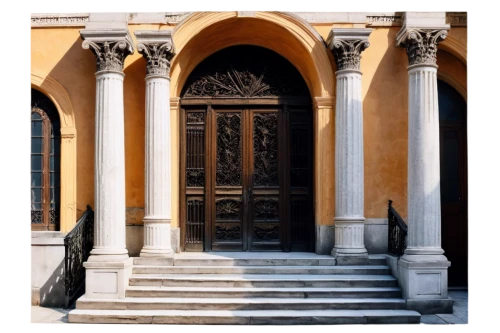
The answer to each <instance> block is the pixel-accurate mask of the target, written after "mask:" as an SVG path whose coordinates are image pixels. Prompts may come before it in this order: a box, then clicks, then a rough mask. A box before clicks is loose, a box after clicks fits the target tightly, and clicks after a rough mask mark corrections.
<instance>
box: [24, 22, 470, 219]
mask: <svg viewBox="0 0 500 333" xmlns="http://www.w3.org/2000/svg"><path fill="white" fill-rule="evenodd" d="M311 25H312V26H313V27H314V29H316V31H317V32H318V33H319V34H320V35H321V36H322V37H323V38H324V39H325V40H326V38H327V36H328V33H329V32H330V30H331V28H332V27H333V25H332V24H311ZM351 26H352V24H336V25H335V27H351ZM81 29H82V27H51V28H32V29H31V69H32V71H37V72H42V73H45V74H46V75H49V76H50V77H52V78H53V79H55V80H57V81H58V82H59V83H60V84H61V85H62V86H63V87H64V88H65V89H66V91H67V92H68V94H69V97H70V99H71V102H72V105H73V109H74V112H75V122H76V129H77V135H78V141H77V191H78V192H77V218H78V217H80V216H81V214H82V213H83V212H84V211H85V208H86V205H87V204H90V205H91V206H93V203H94V188H93V187H94V133H95V128H94V126H95V125H94V121H95V76H94V73H95V58H94V56H93V55H92V53H91V52H90V51H88V50H84V49H83V48H82V40H81V39H80V35H79V31H80V30H81ZM158 29H172V26H168V25H155V24H142V25H138V24H130V25H129V30H130V33H131V36H132V38H133V39H134V42H135V36H134V34H133V32H134V31H136V30H158ZM273 29H274V30H273ZM282 30H283V28H280V27H277V26H272V25H271V24H269V23H267V24H264V23H262V22H261V21H259V20H255V19H247V20H236V21H234V22H232V21H231V22H226V23H224V24H219V25H213V26H211V27H208V28H207V29H206V30H205V31H203V33H202V34H200V36H196V38H193V39H192V40H191V41H190V42H189V43H188V44H186V45H185V47H186V49H185V50H184V52H187V51H188V50H189V51H190V52H193V53H192V55H191V56H189V57H188V58H190V59H187V58H185V59H184V60H183V63H182V64H181V66H177V67H176V69H175V70H174V71H173V72H172V82H171V87H172V88H171V96H173V97H175V96H178V92H179V91H180V89H182V83H183V80H185V78H186V77H187V75H189V72H190V70H189V69H192V68H194V66H195V65H196V64H197V63H199V61H201V60H203V59H202V58H201V57H200V54H201V55H203V56H204V55H209V54H210V53H213V52H215V51H217V50H218V49H220V48H222V47H225V46H228V45H229V44H236V43H250V44H259V45H267V46H268V47H269V48H271V49H274V50H275V51H278V52H280V53H281V54H282V55H283V56H285V57H286V58H287V59H288V60H290V61H291V62H292V63H295V64H300V67H299V68H298V69H299V70H300V72H301V73H307V72H311V71H312V68H313V67H314V66H315V64H312V63H307V62H304V61H302V62H301V60H300V59H301V57H302V58H303V55H304V52H305V50H304V49H299V48H294V47H293V45H295V44H296V43H297V42H296V41H293V40H291V39H290V38H292V37H291V35H290V34H282V33H283V31H282ZM399 30H400V27H398V26H395V27H375V28H373V32H372V33H371V35H370V37H369V41H370V47H369V48H368V49H366V50H365V51H364V52H363V54H362V59H361V72H362V73H363V78H362V98H363V109H364V119H363V121H364V168H365V175H364V179H365V217H366V218H386V215H387V200H388V199H392V200H393V201H394V206H395V207H396V209H397V210H398V211H399V213H400V214H401V216H407V159H408V157H407V150H408V111H407V110H408V78H407V76H408V74H407V69H406V68H407V66H408V60H407V55H406V52H405V50H404V49H401V48H397V47H396V41H395V36H396V34H397V32H398V31H399ZM280 34H282V36H283V38H282V39H277V38H276V37H277V36H279V35H280ZM210 35H212V36H217V38H212V39H211V40H209V41H206V40H204V36H210ZM265 36H267V37H265ZM269 36H271V37H272V36H274V38H270V37H269ZM450 37H452V38H454V39H455V40H457V41H458V42H459V43H460V44H462V45H464V46H465V47H466V45H467V44H466V43H467V30H466V28H458V27H457V28H454V27H452V28H451V29H450ZM257 39H259V40H257ZM289 39H290V40H289ZM174 41H175V36H174ZM294 43H295V44H294ZM195 51H196V53H194V52H195ZM437 59H438V65H439V70H438V78H440V79H443V80H445V81H447V83H449V84H451V85H452V86H454V87H455V89H457V90H458V91H459V92H460V91H462V93H464V92H466V89H467V75H466V66H465V64H464V63H462V62H461V61H460V60H459V58H458V57H457V56H456V55H454V54H453V52H452V51H450V50H448V49H447V50H446V51H445V50H440V51H439V53H438V57H437ZM329 60H330V65H331V66H332V67H331V68H332V70H333V72H335V70H336V68H335V63H334V61H333V57H332V56H331V54H330V55H329ZM175 61H176V59H175V58H174V60H173V64H174V63H175ZM124 73H125V81H124V96H125V103H124V106H125V109H124V112H125V178H126V206H127V224H142V215H143V214H144V213H143V212H141V209H142V208H143V207H144V145H145V143H144V134H145V131H144V126H145V125H144V123H145V105H144V104H145V81H144V78H145V75H146V63H145V60H144V59H143V57H142V56H141V55H140V54H139V53H138V52H137V51H135V53H134V54H132V55H130V56H129V57H127V58H126V61H125V68H124ZM305 79H306V81H308V80H309V78H305ZM308 84H309V86H310V89H319V87H317V86H316V87H314V86H315V84H317V83H316V82H310V81H309V82H308ZM334 84H335V83H334V82H332V85H334ZM460 89H461V90H460ZM333 91H334V90H333ZM313 96H314V95H313ZM464 97H465V98H466V96H464ZM333 112H334V111H333ZM329 119H330V120H332V121H333V120H334V119H335V117H334V114H331V115H330V116H329ZM171 123H172V124H173V125H172V137H171V138H172V145H173V150H172V172H173V179H172V191H173V193H178V190H179V188H178V161H179V159H178V135H179V133H178V125H177V124H178V114H177V111H176V110H173V111H172V114H171ZM330 128H331V129H330V130H329V131H330V132H329V133H328V135H327V136H326V138H328V139H329V140H330V142H329V143H328V144H331V147H334V146H335V144H334V138H335V133H334V130H333V129H334V126H331V127H330ZM322 138H323V139H324V138H325V137H322ZM315 144H318V142H315ZM332 149H333V148H332ZM332 152H333V150H332ZM325 158H329V159H331V160H329V162H328V164H329V165H334V164H333V163H334V161H333V156H327V157H325ZM334 175H335V174H334V170H333V169H332V170H324V173H322V175H321V177H322V179H324V181H323V185H324V186H325V189H324V190H322V189H319V190H321V191H325V192H329V193H325V198H327V199H326V200H327V204H326V205H325V207H323V208H322V211H321V212H319V213H318V212H316V219H317V221H316V224H317V225H332V224H333V215H334V208H333V207H334V200H335V198H334V190H333V189H334ZM332 186H333V187H332ZM329 189H331V191H330V190H329ZM172 208H173V216H172V227H178V226H179V221H178V203H177V202H173V207H172Z"/></svg>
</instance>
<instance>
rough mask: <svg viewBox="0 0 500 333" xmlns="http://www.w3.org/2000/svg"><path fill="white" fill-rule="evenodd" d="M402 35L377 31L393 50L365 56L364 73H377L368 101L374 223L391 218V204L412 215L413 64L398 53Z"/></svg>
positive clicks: (368, 178)
mask: <svg viewBox="0 0 500 333" xmlns="http://www.w3.org/2000/svg"><path fill="white" fill-rule="evenodd" d="M398 31H399V27H394V28H389V29H388V31H387V32H385V30H384V29H378V30H375V31H374V32H372V36H371V38H373V39H381V38H384V37H383V36H381V35H380V34H382V33H386V34H387V36H386V38H387V43H388V46H387V47H386V48H383V47H381V48H373V49H370V48H368V49H367V50H366V51H364V52H365V56H366V59H367V60H368V61H366V62H368V64H369V65H368V66H369V67H365V68H363V67H362V71H365V72H368V70H367V69H369V68H376V70H375V72H374V73H373V77H372V80H371V83H370V85H369V87H368V91H367V93H366V95H365V98H364V100H363V113H364V119H363V123H364V155H365V164H364V165H365V217H370V218H386V217H387V200H388V199H392V200H394V202H395V203H397V205H398V211H399V213H400V214H401V216H406V215H407V207H406V206H407V178H408V176H407V166H408V162H407V161H408V153H407V151H408V73H407V67H408V60H407V55H406V51H405V50H404V49H403V48H398V47H396V34H397V32H398ZM375 43H376V41H374V42H373V44H375ZM370 51H371V54H370ZM378 51H383V52H384V54H383V56H382V58H381V59H380V60H378V62H377V63H369V61H370V60H372V61H373V59H377V58H378V57H380V55H379V54H374V52H378ZM375 61H377V60H375ZM365 66H366V65H365ZM367 74H368V73H367ZM365 80H366V79H365Z"/></svg>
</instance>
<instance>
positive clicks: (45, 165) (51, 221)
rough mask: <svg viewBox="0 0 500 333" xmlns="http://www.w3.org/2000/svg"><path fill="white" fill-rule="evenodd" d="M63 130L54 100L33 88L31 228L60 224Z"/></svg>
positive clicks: (54, 228)
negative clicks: (61, 129)
mask: <svg viewBox="0 0 500 333" xmlns="http://www.w3.org/2000/svg"><path fill="white" fill-rule="evenodd" d="M60 136H61V131H60V122H59V115H58V113H57V109H56V107H55V105H54V103H52V101H51V100H50V99H49V98H48V97H47V96H45V95H44V94H42V93H41V92H39V91H38V90H35V89H33V88H32V89H31V230H35V231H41V230H43V231H45V230H51V231H54V230H59V228H60V218H59V211H60V178H61V177H60V162H59V160H60V155H61V137H60Z"/></svg>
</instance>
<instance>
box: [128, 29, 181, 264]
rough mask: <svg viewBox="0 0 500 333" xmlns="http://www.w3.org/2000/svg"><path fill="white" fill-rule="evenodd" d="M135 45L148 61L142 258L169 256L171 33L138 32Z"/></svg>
mask: <svg viewBox="0 0 500 333" xmlns="http://www.w3.org/2000/svg"><path fill="white" fill-rule="evenodd" d="M135 35H136V37H137V43H138V44H137V48H138V51H139V52H140V53H142V55H143V56H144V57H145V58H146V60H147V75H146V140H145V144H146V150H145V151H146V161H145V165H146V172H145V216H144V220H143V221H144V247H143V248H142V250H141V256H142V257H171V256H173V250H172V246H171V244H170V222H171V220H172V195H171V192H172V190H171V187H172V171H171V165H172V161H171V143H170V136H171V130H170V78H169V74H170V60H171V59H172V57H173V56H174V54H175V50H174V47H173V44H172V37H171V32H170V31H167V30H163V31H138V32H136V33H135Z"/></svg>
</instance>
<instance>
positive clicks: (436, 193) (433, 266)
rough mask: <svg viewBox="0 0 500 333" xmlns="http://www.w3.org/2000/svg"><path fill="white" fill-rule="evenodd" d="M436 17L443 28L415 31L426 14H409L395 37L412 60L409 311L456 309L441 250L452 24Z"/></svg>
mask: <svg viewBox="0 0 500 333" xmlns="http://www.w3.org/2000/svg"><path fill="white" fill-rule="evenodd" d="M433 15H434V16H436V17H437V18H438V19H439V17H440V19H439V20H437V21H439V22H441V24H440V25H436V26H435V27H428V26H427V27H425V28H416V27H415V23H418V22H419V20H421V19H422V15H421V13H420V14H419V13H405V24H404V26H403V28H402V29H401V31H400V32H399V33H398V35H397V37H396V39H397V44H398V46H401V47H404V48H405V49H406V52H407V55H408V62H409V67H408V235H407V244H408V245H407V248H406V250H405V253H404V255H403V256H402V257H401V259H400V260H399V262H398V265H399V270H398V271H399V274H400V276H399V280H400V285H401V287H402V290H403V297H404V298H405V299H406V302H407V308H408V309H409V310H416V311H419V312H420V313H422V314H428V313H451V312H452V311H453V301H452V300H451V299H450V298H449V297H448V267H449V266H450V262H449V261H448V259H447V258H446V257H445V256H444V255H443V254H444V251H443V249H442V248H441V194H440V154H439V106H438V91H437V65H436V54H437V49H438V43H439V42H441V41H442V40H443V39H445V38H446V36H447V33H448V32H447V30H448V29H449V26H448V25H446V24H444V13H434V14H433ZM429 20H434V17H430V18H429ZM439 22H438V23H439ZM426 23H428V22H427V21H426Z"/></svg>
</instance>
